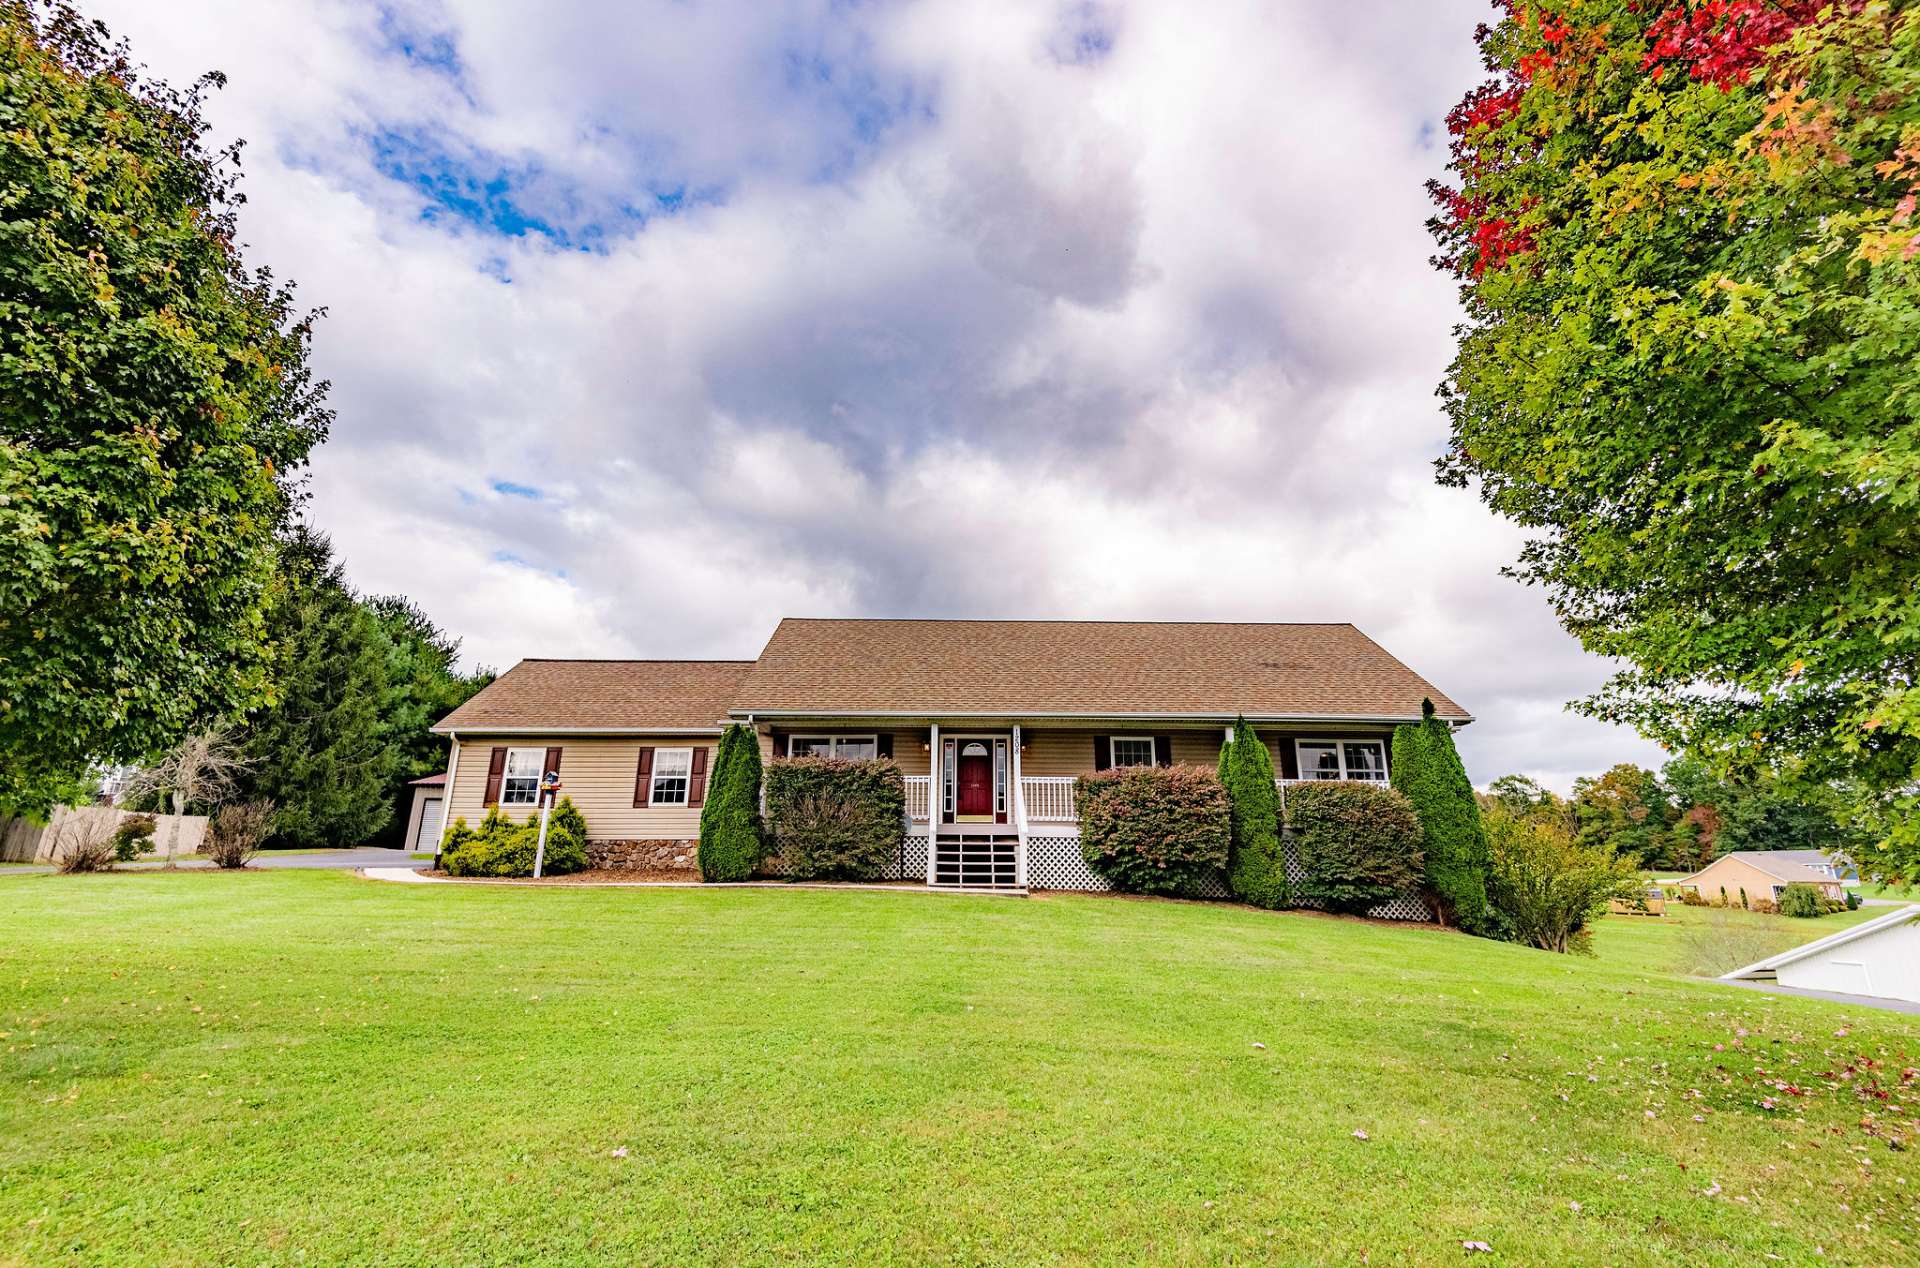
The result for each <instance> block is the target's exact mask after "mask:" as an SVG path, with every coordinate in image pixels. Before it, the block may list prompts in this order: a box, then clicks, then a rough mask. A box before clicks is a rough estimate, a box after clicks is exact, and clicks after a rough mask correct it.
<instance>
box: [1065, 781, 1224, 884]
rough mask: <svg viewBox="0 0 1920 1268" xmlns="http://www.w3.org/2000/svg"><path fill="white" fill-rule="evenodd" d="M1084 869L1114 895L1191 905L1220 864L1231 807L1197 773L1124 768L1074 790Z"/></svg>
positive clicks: (1220, 792)
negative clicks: (1101, 879)
mask: <svg viewBox="0 0 1920 1268" xmlns="http://www.w3.org/2000/svg"><path fill="white" fill-rule="evenodd" d="M1074 805H1075V809H1076V810H1077V811H1078V812H1079V816H1080V847H1081V850H1082V852H1083V853H1084V854H1085V855H1086V860H1087V865H1088V866H1089V867H1091V868H1092V869H1093V870H1094V871H1095V872H1097V873H1099V874H1100V875H1101V876H1102V877H1104V878H1105V879H1106V882H1107V883H1108V884H1109V885H1111V886H1113V887H1114V888H1115V889H1117V890H1121V891H1122V892H1124V893H1129V894H1172V895H1174V896H1176V897H1181V898H1197V897H1199V896H1200V895H1202V894H1203V893H1204V892H1205V891H1206V887H1207V885H1208V883H1209V882H1210V881H1214V880H1216V879H1217V878H1218V877H1219V875H1220V871H1221V869H1222V868H1224V867H1225V866H1226V865H1227V856H1228V853H1229V851H1230V849H1231V847H1232V842H1233V806H1232V803H1231V802H1230V801H1229V800H1228V798H1227V790H1226V788H1225V787H1223V786H1222V785H1221V783H1220V779H1219V777H1218V776H1217V775H1215V774H1214V772H1212V771H1210V770H1207V769H1205V768H1204V767H1200V766H1126V767H1122V768H1120V769H1118V770H1109V771H1102V772H1100V773H1099V774H1097V775H1082V776H1081V777H1080V778H1079V780H1077V781H1076V782H1075V784H1074Z"/></svg>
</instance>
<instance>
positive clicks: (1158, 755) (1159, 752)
mask: <svg viewBox="0 0 1920 1268" xmlns="http://www.w3.org/2000/svg"><path fill="white" fill-rule="evenodd" d="M1153 764H1154V765H1155V766H1171V765H1173V737H1172V736H1171V735H1156V736H1154V737H1153Z"/></svg>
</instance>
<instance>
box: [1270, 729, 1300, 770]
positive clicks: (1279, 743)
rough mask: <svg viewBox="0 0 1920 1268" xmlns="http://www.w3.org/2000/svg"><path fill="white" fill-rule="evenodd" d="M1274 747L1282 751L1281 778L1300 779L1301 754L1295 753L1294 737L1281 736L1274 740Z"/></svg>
mask: <svg viewBox="0 0 1920 1268" xmlns="http://www.w3.org/2000/svg"><path fill="white" fill-rule="evenodd" d="M1273 746H1274V747H1275V748H1276V749H1279V750H1280V778H1282V779H1298V778H1300V754H1299V753H1297V752H1295V751H1294V747H1293V737H1292V736H1290V735H1282V736H1279V737H1277V738H1276V739H1275V740H1274V742H1273Z"/></svg>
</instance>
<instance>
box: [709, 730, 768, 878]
mask: <svg viewBox="0 0 1920 1268" xmlns="http://www.w3.org/2000/svg"><path fill="white" fill-rule="evenodd" d="M760 773H761V771H760V737H759V736H758V735H756V734H755V733H754V730H753V728H752V727H749V726H744V725H742V724H740V723H737V722H736V723H734V724H733V725H732V726H729V727H728V728H727V729H726V731H725V733H723V734H722V735H721V737H720V750H719V752H718V753H716V754H715V755H714V759H713V772H712V774H711V775H710V776H709V777H708V779H707V801H706V804H705V805H704V806H702V807H701V808H700V849H699V862H700V878H701V879H702V880H708V881H743V880H745V879H747V877H749V876H751V875H753V872H754V869H755V868H757V867H759V866H760V860H761V858H762V856H763V855H764V854H765V853H766V829H765V827H764V826H763V825H762V824H761V822H760Z"/></svg>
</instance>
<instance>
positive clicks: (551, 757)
mask: <svg viewBox="0 0 1920 1268" xmlns="http://www.w3.org/2000/svg"><path fill="white" fill-rule="evenodd" d="M559 773H560V750H559V749H557V748H550V749H548V750H547V762H546V765H544V766H542V767H541V768H540V781H541V782H542V783H545V782H546V777H547V776H548V775H558V774H559Z"/></svg>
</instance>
